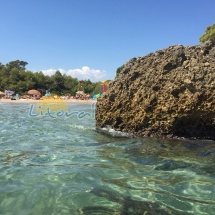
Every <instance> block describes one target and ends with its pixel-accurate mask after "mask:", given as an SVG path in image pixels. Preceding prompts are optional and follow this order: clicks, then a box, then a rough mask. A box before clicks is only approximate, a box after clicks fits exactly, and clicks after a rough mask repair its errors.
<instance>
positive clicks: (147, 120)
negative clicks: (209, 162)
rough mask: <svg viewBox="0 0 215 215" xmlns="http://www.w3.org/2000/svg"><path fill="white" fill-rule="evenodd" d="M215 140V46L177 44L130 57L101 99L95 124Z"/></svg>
mask: <svg viewBox="0 0 215 215" xmlns="http://www.w3.org/2000/svg"><path fill="white" fill-rule="evenodd" d="M106 125H110V126H111V128H113V129H115V130H118V131H122V132H126V133H132V134H135V135H138V136H150V137H168V138H177V137H186V138H192V137H193V138H201V139H204V138H205V139H215V47H213V46H212V45H211V44H210V43H205V44H202V45H201V46H200V45H199V46H187V47H185V46H182V45H175V46H170V47H168V48H166V49H163V50H159V51H157V52H155V53H150V54H148V55H146V56H143V57H139V58H133V59H131V60H130V61H128V62H127V63H126V64H125V66H124V68H123V69H122V71H121V72H120V73H119V75H118V77H117V78H116V79H115V80H114V81H113V82H112V83H110V85H109V89H108V91H107V92H106V93H105V94H103V95H102V96H101V98H99V99H98V101H97V108H96V126H97V127H99V128H103V127H105V126H106Z"/></svg>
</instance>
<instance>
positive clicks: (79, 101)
mask: <svg viewBox="0 0 215 215" xmlns="http://www.w3.org/2000/svg"><path fill="white" fill-rule="evenodd" d="M38 101H47V102H48V101H50V102H60V101H65V102H67V103H80V104H91V103H96V102H97V100H96V99H94V100H91V99H89V100H79V99H69V100H63V99H62V100H60V99H47V100H33V99H17V100H11V99H0V103H37V102H38Z"/></svg>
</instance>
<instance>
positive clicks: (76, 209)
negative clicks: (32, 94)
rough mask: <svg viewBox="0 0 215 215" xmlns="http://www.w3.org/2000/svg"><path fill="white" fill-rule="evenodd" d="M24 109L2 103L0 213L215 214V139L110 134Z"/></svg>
mask: <svg viewBox="0 0 215 215" xmlns="http://www.w3.org/2000/svg"><path fill="white" fill-rule="evenodd" d="M29 108H30V105H29V104H26V103H25V104H19V103H17V102H16V103H12V104H8V103H0V111H1V114H0V214H3V215H12V214H14V215H15V214H16V215H17V214H19V215H28V214H29V215H30V214H31V215H34V214H35V215H38V214H41V215H43V214H44V215H49V214H50V215H67V214H72V215H73V214H74V215H76V214H77V215H78V214H97V215H98V214H117V215H118V214H124V215H126V214H131V215H132V214H136V215H138V214H141V215H143V214H144V215H146V214H147V215H151V214H158V215H159V214H198V215H201V214H207V215H208V214H211V215H214V214H215V165H214V162H215V143H214V142H212V141H191V140H180V141H179V140H162V139H148V138H143V139H140V138H113V137H107V136H104V135H102V134H99V133H96V132H95V130H94V128H95V120H94V118H92V117H90V116H89V117H84V118H82V119H78V118H77V116H73V117H59V118H56V119H52V118H50V117H47V116H40V117H30V116H29ZM69 110H70V111H75V110H76V111H85V112H89V113H90V112H91V111H92V110H91V105H80V104H72V103H70V104H69Z"/></svg>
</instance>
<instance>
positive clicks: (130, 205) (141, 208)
mask: <svg viewBox="0 0 215 215" xmlns="http://www.w3.org/2000/svg"><path fill="white" fill-rule="evenodd" d="M90 193H92V194H94V195H96V196H99V197H104V198H106V199H108V200H109V201H112V202H116V203H119V204H121V206H122V207H121V208H119V209H117V210H116V209H114V208H111V207H105V206H86V207H83V208H81V209H79V212H80V213H81V214H83V215H85V214H86V215H90V214H98V215H100V214H102V215H103V214H104V215H105V214H107V215H108V214H117V215H182V214H183V215H186V214H188V213H184V212H183V213H181V212H179V211H176V210H173V209H172V208H169V207H165V209H164V207H162V206H160V205H159V204H157V203H154V202H149V201H137V200H133V199H131V198H130V197H128V196H123V195H122V194H120V193H118V192H116V191H114V190H112V189H110V188H107V187H95V188H93V189H92V190H91V191H90Z"/></svg>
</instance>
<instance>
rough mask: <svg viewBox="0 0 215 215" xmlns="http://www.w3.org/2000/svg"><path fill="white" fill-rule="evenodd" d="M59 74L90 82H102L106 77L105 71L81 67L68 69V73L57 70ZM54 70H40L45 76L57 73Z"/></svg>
mask: <svg viewBox="0 0 215 215" xmlns="http://www.w3.org/2000/svg"><path fill="white" fill-rule="evenodd" d="M57 70H59V71H60V72H61V74H62V75H63V74H66V75H70V76H72V77H73V78H78V79H79V80H80V79H90V80H92V81H99V80H103V79H104V78H105V76H106V71H101V70H99V69H90V68H89V67H88V66H83V67H82V68H81V69H70V70H68V71H66V70H64V69H57ZM57 70H55V69H47V70H42V72H43V73H44V74H45V75H49V76H51V75H53V74H55V72H56V71H57Z"/></svg>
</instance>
